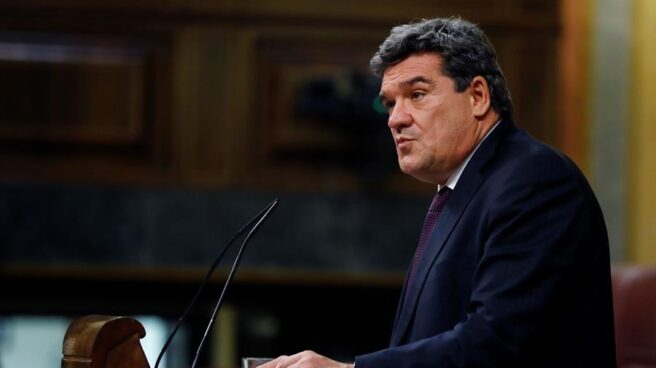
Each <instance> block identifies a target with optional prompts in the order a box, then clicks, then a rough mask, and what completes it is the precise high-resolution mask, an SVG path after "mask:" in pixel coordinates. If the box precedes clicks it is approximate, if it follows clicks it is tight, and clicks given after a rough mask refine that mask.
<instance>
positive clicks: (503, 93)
mask: <svg viewBox="0 0 656 368" xmlns="http://www.w3.org/2000/svg"><path fill="white" fill-rule="evenodd" d="M424 52H434V53H437V54H438V55H440V57H441V58H442V60H443V63H442V73H443V74H444V75H446V76H448V77H450V78H452V79H453V80H454V82H455V86H456V92H462V91H464V90H465V89H467V87H468V86H469V84H470V83H471V81H472V79H473V78H474V77H476V76H479V75H480V76H482V77H483V78H485V80H486V81H487V83H488V86H489V88H490V96H491V104H492V108H493V109H494V111H496V112H497V113H498V114H499V115H500V116H501V117H502V118H511V117H512V112H513V107H512V101H511V99H510V92H509V91H508V87H506V79H505V77H504V76H503V72H502V71H501V68H500V67H499V64H498V63H497V55H496V52H495V51H494V47H493V46H492V43H490V40H488V38H487V36H485V34H484V33H483V31H482V30H481V29H480V28H478V27H477V26H476V25H475V24H473V23H470V22H468V21H466V20H463V19H461V18H435V19H428V20H421V21H418V22H414V23H409V24H403V25H400V26H396V27H394V28H392V31H391V32H390V35H389V36H388V37H387V39H385V41H383V43H382V44H381V45H380V48H379V49H378V52H376V54H375V55H374V56H373V57H372V58H371V61H370V62H369V66H370V68H371V71H372V72H373V73H374V74H376V75H377V76H378V77H382V75H383V73H384V72H385V70H386V69H387V68H388V67H390V66H392V65H394V64H397V63H399V62H401V61H403V60H404V59H406V58H407V57H408V56H410V55H412V54H418V53H424Z"/></svg>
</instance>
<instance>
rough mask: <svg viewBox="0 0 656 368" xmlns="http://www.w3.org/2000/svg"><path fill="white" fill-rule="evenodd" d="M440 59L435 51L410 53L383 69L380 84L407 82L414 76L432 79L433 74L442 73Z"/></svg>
mask: <svg viewBox="0 0 656 368" xmlns="http://www.w3.org/2000/svg"><path fill="white" fill-rule="evenodd" d="M441 61H442V60H441V57H440V56H439V55H438V54H435V53H422V54H413V55H410V56H408V57H407V58H405V59H403V60H401V61H400V62H398V63H396V64H394V65H391V66H389V67H388V68H387V69H385V71H384V72H383V80H382V84H383V85H385V84H390V83H399V84H400V83H407V82H408V81H410V80H413V79H415V78H416V77H423V78H424V79H426V80H430V79H434V77H435V76H438V75H441V74H442V73H441V72H440V70H441V67H440V66H441ZM415 82H416V81H415Z"/></svg>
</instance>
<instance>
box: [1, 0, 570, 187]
mask: <svg viewBox="0 0 656 368" xmlns="http://www.w3.org/2000/svg"><path fill="white" fill-rule="evenodd" d="M558 14H559V10H558V2H553V1H547V0H495V1H483V0H466V1H463V0H449V1H420V0H415V1H410V2H398V1H388V0H378V1H373V0H364V1H346V0H338V1H333V2H323V1H318V0H317V1H314V0H313V1H299V0H281V1H264V0H248V1H238V2H237V1H209V0H200V1H194V2H189V1H185V0H168V1H161V0H160V1H155V0H148V1H137V2H135V1H113V2H105V1H99V0H87V1H80V0H60V1H43V0H24V1H21V2H14V1H0V78H1V80H2V81H1V82H0V178H3V179H25V180H36V181H65V182H83V183H105V184H139V185H157V186H161V185H163V186H183V187H212V188H218V189H244V190H271V189H275V190H290V191H297V190H300V191H324V192H325V191H333V190H339V191H341V190H347V191H352V190H363V189H364V190H369V189H371V190H383V191H390V192H397V193H421V192H425V191H426V190H430V188H428V189H427V188H426V187H425V186H422V185H420V184H418V183H415V182H414V181H413V180H411V179H408V178H404V177H402V175H401V174H399V173H397V171H398V170H397V169H396V168H395V163H394V158H393V157H391V156H390V155H389V149H391V146H392V142H391V140H385V139H386V138H380V137H381V136H384V135H385V134H386V128H385V127H384V123H382V124H380V126H379V127H377V126H376V125H375V123H376V118H375V115H371V116H374V117H372V118H371V120H372V121H369V122H367V123H368V124H370V125H369V126H365V127H364V128H362V127H361V124H362V122H361V121H358V120H360V119H359V118H358V116H360V115H357V114H355V115H353V114H352V115H346V118H344V117H343V116H342V117H341V118H340V117H337V118H333V119H332V120H330V119H329V121H327V122H326V121H317V119H316V117H314V118H313V117H307V116H305V117H303V116H299V115H298V111H297V110H298V109H297V106H298V101H297V100H298V93H299V91H302V90H303V89H302V88H303V87H307V86H308V84H309V83H313V82H321V81H324V82H326V81H327V82H326V83H329V84H330V85H331V86H338V87H339V86H340V85H346V86H347V87H349V86H350V87H352V86H353V85H354V84H353V83H354V82H353V80H352V79H349V78H350V76H353V75H357V76H362V75H366V73H367V63H368V60H369V58H370V56H371V55H372V54H373V52H374V51H375V50H376V48H377V45H378V44H379V43H380V42H381V41H382V40H383V39H384V37H385V36H386V35H387V34H388V32H389V28H390V27H391V26H392V25H394V24H398V23H404V22H407V21H409V20H412V19H417V18H426V17H433V16H451V15H460V16H462V17H464V18H466V19H469V20H472V21H474V22H476V23H479V24H480V25H481V26H482V28H483V29H484V30H485V31H486V32H487V33H488V35H489V36H490V38H491V39H492V41H493V43H494V44H495V46H496V48H497V52H498V54H499V59H500V62H501V64H502V67H503V69H504V72H505V74H506V76H507V79H508V84H509V86H510V89H511V92H512V95H513V101H514V103H515V109H516V121H517V123H518V125H520V126H523V127H525V128H527V129H528V130H529V131H531V132H532V133H533V134H534V135H536V136H538V137H539V138H541V139H543V140H545V141H547V142H549V143H551V144H554V145H559V142H558V141H557V139H558V137H559V132H558V129H559V126H558V123H557V122H556V121H557V115H556V112H557V106H556V105H557V102H558V101H557V96H556V95H557V90H556V89H557V85H556V81H557V79H558V78H557V75H556V61H557V55H556V52H557V48H556V45H557V41H558V37H559V20H558ZM360 92H361V91H360ZM360 92H357V93H355V94H353V97H354V98H356V99H357V98H361V97H362V96H359V95H358V93H360ZM364 101H366V99H365V100H364ZM370 108H371V107H370V106H369V105H366V106H364V105H363V107H362V109H370ZM349 119H351V120H353V121H350V120H349ZM319 120H321V119H319ZM345 120H349V121H345ZM382 121H384V118H383V120H382ZM337 123H338V124H337ZM354 127H360V128H358V129H354ZM374 131H375V132H374ZM369 132H371V134H370V133H369ZM381 132H382V133H381ZM371 136H375V137H376V138H375V139H370V140H372V141H373V140H375V141H376V142H378V140H380V142H382V143H380V145H374V146H372V147H373V148H372V147H369V148H367V150H368V152H364V154H367V153H371V152H373V153H376V154H379V155H378V156H375V157H373V156H372V157H373V158H370V159H369V161H367V160H365V161H358V162H355V161H357V160H355V159H354V157H355V156H356V155H361V154H363V152H362V151H361V147H360V146H361V145H362V142H363V141H366V140H368V139H369V137H371ZM377 144H378V143H377ZM380 146H389V148H380ZM369 151H371V152H369ZM379 161H382V162H384V163H383V164H382V165H380V167H378V166H376V164H375V163H376V162H379ZM374 166H375V167H374ZM372 168H373V169H372Z"/></svg>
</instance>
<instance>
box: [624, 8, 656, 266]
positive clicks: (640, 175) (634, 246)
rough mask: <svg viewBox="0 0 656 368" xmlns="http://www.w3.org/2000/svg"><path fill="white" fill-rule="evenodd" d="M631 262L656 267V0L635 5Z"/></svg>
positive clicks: (630, 212)
mask: <svg viewBox="0 0 656 368" xmlns="http://www.w3.org/2000/svg"><path fill="white" fill-rule="evenodd" d="M633 19H634V22H633V24H634V26H633V35H634V36H633V51H632V53H633V55H632V57H633V63H632V70H633V72H632V79H631V82H632V86H631V87H632V88H631V94H632V103H631V125H630V135H629V140H630V144H629V154H630V160H629V162H630V171H629V175H630V177H629V180H630V183H629V193H630V194H629V198H630V200H629V243H630V247H629V261H631V262H637V263H644V264H652V265H654V264H656V123H655V122H654V119H655V118H656V102H655V100H656V46H654V40H653V36H654V35H656V23H654V22H653V20H654V19H656V1H653V0H634V2H633Z"/></svg>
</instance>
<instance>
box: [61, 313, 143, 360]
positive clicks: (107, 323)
mask: <svg viewBox="0 0 656 368" xmlns="http://www.w3.org/2000/svg"><path fill="white" fill-rule="evenodd" d="M144 336H146V330H144V328H143V326H142V325H141V323H139V321H137V320H135V319H132V318H128V317H111V316H99V315H90V316H85V317H82V318H79V319H77V320H75V321H74V322H73V323H72V324H71V325H70V326H69V327H68V330H66V335H65V336H64V346H63V348H62V353H63V354H64V357H63V358H62V362H61V368H150V366H149V365H148V360H147V359H146V355H145V354H144V351H143V349H142V347H141V344H140V343H139V339H141V338H142V337H144Z"/></svg>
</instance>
